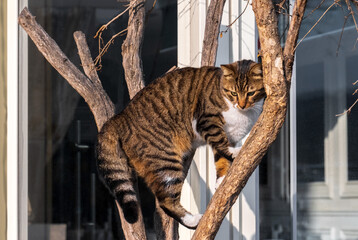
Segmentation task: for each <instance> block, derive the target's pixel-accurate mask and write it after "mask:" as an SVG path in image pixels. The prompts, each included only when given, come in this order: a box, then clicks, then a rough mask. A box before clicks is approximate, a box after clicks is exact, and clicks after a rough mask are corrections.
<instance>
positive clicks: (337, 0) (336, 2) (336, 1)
mask: <svg viewBox="0 0 358 240" xmlns="http://www.w3.org/2000/svg"><path fill="white" fill-rule="evenodd" d="M340 1H341V0H335V1H334V2H333V3H332V4H331V5H330V6H329V7H328V8H327V9H326V11H324V13H323V14H322V16H321V17H320V18H319V19H318V20H317V22H316V23H315V24H314V25H313V26H312V27H311V29H310V30H309V31H308V32H307V33H306V34H305V35H304V36H303V37H302V38H301V40H300V41H299V42H298V44H297V46H296V47H295V49H294V51H296V48H297V47H298V46H299V45H300V43H301V42H302V41H303V40H304V39H305V38H306V37H307V35H308V34H309V33H310V32H311V31H312V30H313V29H314V28H315V27H316V26H317V24H318V23H319V22H320V21H321V20H322V18H323V17H324V16H325V15H326V13H327V12H328V11H329V10H330V9H331V8H332V7H333V6H334V5H336V4H338V3H339V2H340Z"/></svg>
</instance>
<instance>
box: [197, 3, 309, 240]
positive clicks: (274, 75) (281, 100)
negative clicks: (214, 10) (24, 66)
mask: <svg viewBox="0 0 358 240" xmlns="http://www.w3.org/2000/svg"><path fill="white" fill-rule="evenodd" d="M252 7H253V10H254V13H255V18H256V23H257V27H258V31H259V36H260V43H261V55H262V58H263V61H262V66H263V72H264V86H265V90H266V94H267V98H266V100H265V104H264V107H263V112H262V114H261V115H260V117H259V119H258V121H257V123H256V124H255V126H254V127H253V129H252V130H251V134H250V136H249V137H248V139H247V140H246V142H245V144H244V146H243V148H242V150H241V151H240V153H239V155H238V156H237V157H236V158H235V160H234V161H233V164H232V166H231V168H230V170H229V172H228V174H227V176H226V177H225V179H224V180H223V182H222V183H221V185H220V186H219V188H218V189H217V190H216V192H215V194H214V196H213V198H212V199H211V201H210V203H209V205H208V207H207V210H206V212H205V213H204V215H203V217H202V219H201V221H200V222H199V225H198V227H197V229H196V231H195V233H194V235H193V238H192V239H200V240H202V239H214V238H215V235H216V233H217V232H218V230H219V228H220V225H221V223H222V221H223V219H224V218H225V216H226V214H227V213H228V211H229V210H230V209H231V207H232V205H233V204H234V203H235V201H236V199H237V197H238V195H239V194H240V192H241V191H242V189H243V188H244V186H245V185H246V182H247V181H248V179H249V177H250V176H251V174H252V173H253V171H254V170H255V169H256V167H257V166H258V165H259V163H260V161H261V159H262V157H263V156H264V154H265V153H266V152H267V149H268V147H269V146H270V145H271V144H272V142H273V141H274V140H275V139H276V137H277V134H278V132H279V130H280V128H281V127H282V124H283V122H284V120H285V117H286V111H287V102H288V94H289V82H290V81H289V80H287V79H286V77H285V76H289V77H291V73H292V64H291V63H288V64H286V63H284V56H287V57H288V58H287V59H289V61H292V62H293V58H294V48H290V49H291V50H286V51H287V52H286V54H285V55H284V54H283V51H282V48H281V45H280V39H279V32H278V24H277V16H276V12H275V9H274V5H273V3H272V1H267V0H254V1H253V4H252ZM294 9H295V13H294V14H297V16H296V17H297V18H296V17H295V18H296V19H295V20H293V21H292V22H291V24H296V28H298V29H299V27H300V24H301V20H302V17H301V16H302V15H303V12H304V9H305V1H298V4H297V6H295V8H294ZM289 34H290V35H291V34H292V36H288V39H289V40H288V43H289V46H288V47H291V45H293V46H295V44H296V41H297V35H298V30H295V29H293V27H292V28H291V27H290V31H289Z"/></svg>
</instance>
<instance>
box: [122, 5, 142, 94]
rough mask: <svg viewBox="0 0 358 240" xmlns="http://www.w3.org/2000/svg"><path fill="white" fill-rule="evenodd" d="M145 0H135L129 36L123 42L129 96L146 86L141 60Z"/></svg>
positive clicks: (130, 12) (130, 13)
mask: <svg viewBox="0 0 358 240" xmlns="http://www.w3.org/2000/svg"><path fill="white" fill-rule="evenodd" d="M144 3H145V0H133V1H132V2H131V6H132V7H131V8H130V10H129V19H128V28H127V29H128V32H127V37H126V39H125V40H124V42H123V44H122V56H123V68H124V74H125V79H126V82H127V86H128V91H129V97H130V98H133V97H134V96H135V95H136V94H137V92H139V91H140V90H141V89H142V88H143V87H144V79H143V70H142V69H143V67H142V60H141V52H142V42H143V36H144V22H145V8H144Z"/></svg>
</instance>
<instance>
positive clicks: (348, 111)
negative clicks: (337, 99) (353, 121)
mask: <svg viewBox="0 0 358 240" xmlns="http://www.w3.org/2000/svg"><path fill="white" fill-rule="evenodd" d="M357 102H358V99H356V101H355V102H354V103H353V104H352V106H350V108H348V109H347V110H346V111H344V112H343V113H340V114H336V117H339V116H342V115H344V114H346V113H347V114H350V113H351V111H352V108H353V107H354V105H356V104H357Z"/></svg>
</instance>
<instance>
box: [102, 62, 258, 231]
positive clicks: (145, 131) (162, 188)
mask: <svg viewBox="0 0 358 240" xmlns="http://www.w3.org/2000/svg"><path fill="white" fill-rule="evenodd" d="M248 92H250V94H249V95H248V94H247V93H248ZM252 92H253V93H252ZM263 97H264V90H263V85H262V72H261V66H260V65H259V64H257V63H255V62H252V61H249V60H243V61H240V62H235V63H232V64H230V65H225V66H222V67H221V68H215V67H202V68H183V69H178V70H175V71H173V72H170V73H167V74H165V75H164V76H162V77H160V78H158V79H156V80H155V81H154V82H153V83H151V84H150V85H148V86H147V87H145V88H144V89H143V90H142V91H140V92H139V93H138V94H137V95H136V96H135V97H134V98H133V100H132V101H131V102H130V103H129V105H128V106H127V107H126V108H125V109H124V110H123V111H122V112H121V113H120V114H118V115H116V116H114V117H113V118H111V119H110V120H109V121H108V122H107V123H106V124H105V125H104V126H103V128H102V130H101V131H100V133H99V134H98V147H97V152H98V168H99V171H100V172H101V174H102V176H103V178H104V180H105V182H106V183H107V185H108V186H109V188H110V189H111V191H112V192H113V194H114V196H115V197H116V199H117V200H118V202H119V204H120V206H121V207H122V208H123V211H124V215H125V217H126V219H127V221H129V222H135V221H136V220H137V213H136V209H137V208H138V202H137V198H136V195H135V191H134V188H133V186H132V185H131V184H130V180H131V176H132V169H134V170H135V171H136V172H137V174H138V175H139V176H140V177H142V178H143V179H144V180H145V182H146V183H147V185H148V186H149V188H150V189H151V190H152V191H153V193H154V195H155V196H156V198H157V200H158V201H159V204H160V206H161V207H162V208H163V210H164V211H165V212H166V213H167V214H168V215H170V216H171V217H173V218H174V219H176V220H177V221H179V222H180V223H181V224H183V225H185V226H187V227H189V228H195V227H196V225H197V224H198V221H199V220H200V215H192V214H191V213H189V212H188V211H186V210H185V209H184V208H183V207H182V206H181V204H180V192H181V189H182V185H183V182H184V179H185V175H186V172H185V169H186V168H185V166H188V164H189V163H188V160H187V159H189V158H188V156H189V155H191V154H192V153H193V152H194V151H195V149H196V148H197V147H198V146H200V145H202V144H205V143H208V144H209V145H211V147H212V148H213V151H214V153H215V159H216V160H217V161H216V162H217V164H216V167H217V176H218V178H220V177H222V176H224V175H226V172H227V170H228V168H229V166H230V165H231V161H232V160H233V157H234V156H233V152H232V151H231V150H230V149H231V148H234V147H235V146H236V144H237V142H232V139H231V138H230V136H229V135H227V133H226V132H225V130H224V129H225V128H226V126H229V125H228V124H230V123H228V122H226V119H225V117H224V115H225V114H224V115H223V113H225V112H228V111H229V110H230V106H231V105H232V106H238V108H237V111H239V112H240V111H243V112H244V111H246V109H248V110H249V109H251V108H252V106H254V105H255V102H258V101H259V100H261V99H263ZM227 101H229V104H228V102H227ZM230 103H231V104H230ZM234 121H235V124H236V120H234ZM253 121H256V119H254V120H253ZM238 123H239V124H240V122H238ZM236 125H237V124H236ZM228 129H229V128H228ZM249 131H250V129H247V130H246V132H247V133H248V132H249ZM233 139H235V138H233ZM235 141H237V140H235Z"/></svg>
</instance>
